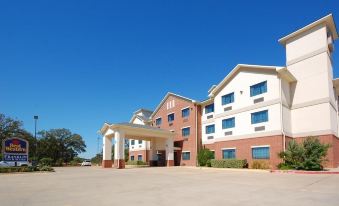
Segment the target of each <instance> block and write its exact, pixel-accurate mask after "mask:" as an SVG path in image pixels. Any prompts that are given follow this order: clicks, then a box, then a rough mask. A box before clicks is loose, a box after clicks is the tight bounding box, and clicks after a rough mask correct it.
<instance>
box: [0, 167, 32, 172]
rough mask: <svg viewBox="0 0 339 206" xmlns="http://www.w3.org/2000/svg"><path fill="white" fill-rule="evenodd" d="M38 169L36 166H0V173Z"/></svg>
mask: <svg viewBox="0 0 339 206" xmlns="http://www.w3.org/2000/svg"><path fill="white" fill-rule="evenodd" d="M34 171H38V169H37V168H36V167H31V166H29V167H0V173H12V172H34Z"/></svg>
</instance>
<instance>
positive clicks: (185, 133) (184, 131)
mask: <svg viewBox="0 0 339 206" xmlns="http://www.w3.org/2000/svg"><path fill="white" fill-rule="evenodd" d="M190 132H191V131H190V127H186V128H182V129H181V134H182V136H183V137H187V136H189V135H190Z"/></svg>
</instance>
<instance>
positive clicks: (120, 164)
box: [114, 159, 125, 169]
mask: <svg viewBox="0 0 339 206" xmlns="http://www.w3.org/2000/svg"><path fill="white" fill-rule="evenodd" d="M114 167H115V168H117V169H125V160H123V159H119V160H114Z"/></svg>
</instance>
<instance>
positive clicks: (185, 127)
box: [181, 126, 191, 129]
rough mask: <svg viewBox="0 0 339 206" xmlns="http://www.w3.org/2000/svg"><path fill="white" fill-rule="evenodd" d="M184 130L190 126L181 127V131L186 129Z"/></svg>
mask: <svg viewBox="0 0 339 206" xmlns="http://www.w3.org/2000/svg"><path fill="white" fill-rule="evenodd" d="M186 128H191V126H188V127H181V129H186Z"/></svg>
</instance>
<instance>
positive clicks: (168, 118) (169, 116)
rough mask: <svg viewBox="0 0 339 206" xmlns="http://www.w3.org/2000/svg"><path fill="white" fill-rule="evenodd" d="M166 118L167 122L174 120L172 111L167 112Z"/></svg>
mask: <svg viewBox="0 0 339 206" xmlns="http://www.w3.org/2000/svg"><path fill="white" fill-rule="evenodd" d="M167 120H168V122H173V121H174V113H172V114H169V115H168V116H167Z"/></svg>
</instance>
